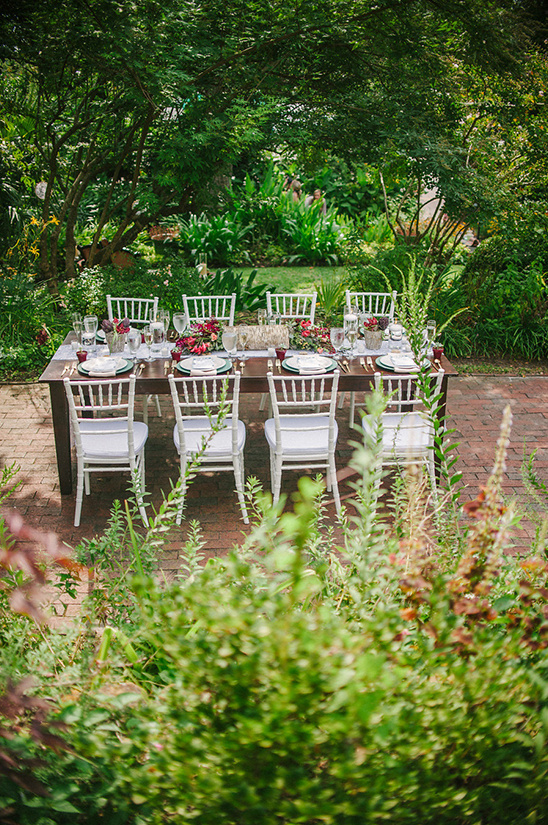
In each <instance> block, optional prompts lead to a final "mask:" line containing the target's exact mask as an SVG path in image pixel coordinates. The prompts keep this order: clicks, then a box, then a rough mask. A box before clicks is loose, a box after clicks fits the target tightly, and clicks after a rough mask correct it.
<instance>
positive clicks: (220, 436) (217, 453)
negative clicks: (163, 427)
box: [173, 416, 245, 458]
mask: <svg viewBox="0 0 548 825" xmlns="http://www.w3.org/2000/svg"><path fill="white" fill-rule="evenodd" d="M212 420H213V422H215V421H216V420H217V419H216V417H213V419H212ZM183 423H184V430H185V447H186V453H187V455H194V454H195V453H197V452H199V451H200V450H201V448H202V440H203V437H204V436H206V438H208V437H209V436H210V434H211V424H210V421H209V418H205V417H204V418H187V419H184V422H183ZM224 424H225V425H224V427H223V429H222V430H219V432H217V433H215V434H214V436H213V438H212V439H211V441H209V443H208V445H207V447H206V451H205V455H206V456H207V457H208V458H215V457H221V456H228V457H230V456H231V455H232V419H231V418H229V417H228V416H227V418H226V419H225V422H224ZM173 441H174V443H175V447H176V448H177V452H179V453H180V452H181V443H180V439H179V430H178V428H177V425H175V427H174V429H173ZM244 446H245V424H244V422H243V421H238V452H239V453H241V452H242V450H243V449H244Z"/></svg>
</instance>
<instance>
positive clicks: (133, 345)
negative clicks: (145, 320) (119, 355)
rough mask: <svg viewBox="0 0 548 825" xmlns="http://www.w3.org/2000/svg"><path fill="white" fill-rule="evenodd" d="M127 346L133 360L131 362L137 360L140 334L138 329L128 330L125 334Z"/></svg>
mask: <svg viewBox="0 0 548 825" xmlns="http://www.w3.org/2000/svg"><path fill="white" fill-rule="evenodd" d="M127 345H128V347H129V351H130V353H131V357H132V358H133V362H134V363H135V361H136V360H137V358H136V356H137V351H138V350H139V347H140V346H141V333H140V332H139V330H138V329H130V331H129V332H128V334H127Z"/></svg>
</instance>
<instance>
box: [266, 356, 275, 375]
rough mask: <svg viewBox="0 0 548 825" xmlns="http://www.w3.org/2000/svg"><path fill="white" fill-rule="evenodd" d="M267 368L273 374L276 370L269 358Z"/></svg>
mask: <svg viewBox="0 0 548 825" xmlns="http://www.w3.org/2000/svg"><path fill="white" fill-rule="evenodd" d="M267 367H268V371H269V372H272V370H273V369H274V364H273V363H272V359H271V358H269V359H268V361H267Z"/></svg>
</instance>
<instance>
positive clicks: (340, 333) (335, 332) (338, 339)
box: [329, 327, 344, 358]
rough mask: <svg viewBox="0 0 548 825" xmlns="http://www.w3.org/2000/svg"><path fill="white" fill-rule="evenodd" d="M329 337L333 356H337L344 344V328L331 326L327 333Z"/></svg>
mask: <svg viewBox="0 0 548 825" xmlns="http://www.w3.org/2000/svg"><path fill="white" fill-rule="evenodd" d="M329 339H330V341H331V343H332V345H333V349H334V350H335V358H338V357H339V351H340V349H341V347H342V345H343V344H344V329H343V328H342V327H332V329H331V331H330V333H329Z"/></svg>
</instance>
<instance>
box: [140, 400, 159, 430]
mask: <svg viewBox="0 0 548 825" xmlns="http://www.w3.org/2000/svg"><path fill="white" fill-rule="evenodd" d="M152 398H153V399H154V403H155V404H156V412H157V414H158V418H161V417H162V408H161V407H160V399H159V397H158V396H157V395H145V400H144V403H143V421H144V422H145V424H148V405H149V403H150V400H151V399H152Z"/></svg>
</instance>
